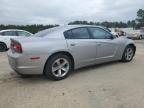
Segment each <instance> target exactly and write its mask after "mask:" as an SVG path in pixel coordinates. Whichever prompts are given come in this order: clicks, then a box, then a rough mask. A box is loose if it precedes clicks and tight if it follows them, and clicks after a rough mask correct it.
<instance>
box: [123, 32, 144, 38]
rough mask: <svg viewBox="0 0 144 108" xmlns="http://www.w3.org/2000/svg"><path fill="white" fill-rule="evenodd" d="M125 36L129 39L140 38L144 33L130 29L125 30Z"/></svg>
mask: <svg viewBox="0 0 144 108" xmlns="http://www.w3.org/2000/svg"><path fill="white" fill-rule="evenodd" d="M126 34H127V37H128V38H130V39H139V40H141V39H142V38H143V37H144V33H143V32H142V31H141V30H132V31H130V32H126Z"/></svg>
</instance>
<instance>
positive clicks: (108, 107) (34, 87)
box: [0, 40, 144, 108]
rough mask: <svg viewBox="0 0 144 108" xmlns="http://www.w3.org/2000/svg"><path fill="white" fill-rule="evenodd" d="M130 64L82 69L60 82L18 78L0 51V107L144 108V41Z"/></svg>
mask: <svg viewBox="0 0 144 108" xmlns="http://www.w3.org/2000/svg"><path fill="white" fill-rule="evenodd" d="M136 45H137V52H136V56H135V57H134V60H133V61H132V62H130V63H121V62H112V63H107V64H102V65H96V66H92V67H88V68H83V69H80V70H77V71H75V72H73V73H72V74H71V75H70V76H69V77H68V78H67V79H65V80H62V81H50V80H48V79H46V78H45V77H43V76H34V77H31V78H25V79H22V78H20V77H19V76H18V75H17V74H16V73H15V72H13V71H12V70H11V68H10V67H9V65H8V61H7V57H6V53H0V108H144V40H141V41H136Z"/></svg>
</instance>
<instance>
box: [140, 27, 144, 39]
mask: <svg viewBox="0 0 144 108" xmlns="http://www.w3.org/2000/svg"><path fill="white" fill-rule="evenodd" d="M140 32H141V36H142V38H144V27H141V28H140Z"/></svg>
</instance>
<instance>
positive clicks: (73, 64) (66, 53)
mask: <svg viewBox="0 0 144 108" xmlns="http://www.w3.org/2000/svg"><path fill="white" fill-rule="evenodd" d="M57 54H64V55H67V56H68V57H69V58H70V59H71V61H72V69H73V70H74V67H75V63H74V62H75V61H74V58H73V56H72V54H70V53H69V52H68V51H58V52H54V53H52V54H51V55H50V56H49V57H48V58H47V60H46V62H45V64H44V69H43V73H44V72H45V67H46V64H47V62H48V61H49V60H50V59H51V58H52V57H53V56H55V55H57ZM44 74H45V73H44Z"/></svg>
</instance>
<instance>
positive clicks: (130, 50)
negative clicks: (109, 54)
mask: <svg viewBox="0 0 144 108" xmlns="http://www.w3.org/2000/svg"><path fill="white" fill-rule="evenodd" d="M133 56H134V47H132V46H127V47H126V48H125V51H124V53H123V56H122V60H121V61H123V62H130V61H131V60H132V59H133Z"/></svg>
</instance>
